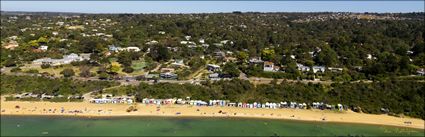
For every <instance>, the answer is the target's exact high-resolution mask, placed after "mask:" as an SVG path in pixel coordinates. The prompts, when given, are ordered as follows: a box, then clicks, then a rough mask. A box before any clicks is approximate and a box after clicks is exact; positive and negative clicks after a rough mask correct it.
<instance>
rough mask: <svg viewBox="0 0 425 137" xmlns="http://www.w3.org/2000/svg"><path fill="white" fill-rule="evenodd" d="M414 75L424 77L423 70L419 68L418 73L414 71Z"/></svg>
mask: <svg viewBox="0 0 425 137" xmlns="http://www.w3.org/2000/svg"><path fill="white" fill-rule="evenodd" d="M416 73H417V75H418V76H425V69H424V68H421V69H419V70H418V71H416Z"/></svg>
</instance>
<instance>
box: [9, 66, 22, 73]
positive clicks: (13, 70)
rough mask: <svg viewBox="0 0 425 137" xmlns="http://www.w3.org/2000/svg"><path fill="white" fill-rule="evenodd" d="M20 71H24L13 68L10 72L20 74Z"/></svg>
mask: <svg viewBox="0 0 425 137" xmlns="http://www.w3.org/2000/svg"><path fill="white" fill-rule="evenodd" d="M20 71H22V69H21V68H19V67H16V68H12V69H11V70H10V72H20Z"/></svg>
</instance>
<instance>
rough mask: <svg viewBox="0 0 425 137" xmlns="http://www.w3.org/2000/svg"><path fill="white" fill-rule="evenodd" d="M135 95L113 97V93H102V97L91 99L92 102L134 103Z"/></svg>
mask: <svg viewBox="0 0 425 137" xmlns="http://www.w3.org/2000/svg"><path fill="white" fill-rule="evenodd" d="M133 98H134V97H131V96H115V97H113V95H112V94H104V95H102V98H94V99H90V103H95V104H118V103H121V104H133V103H134V99H133Z"/></svg>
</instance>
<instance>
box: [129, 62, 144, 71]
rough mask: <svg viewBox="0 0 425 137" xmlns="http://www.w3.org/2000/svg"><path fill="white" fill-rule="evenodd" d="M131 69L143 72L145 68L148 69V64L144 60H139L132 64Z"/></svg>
mask: <svg viewBox="0 0 425 137" xmlns="http://www.w3.org/2000/svg"><path fill="white" fill-rule="evenodd" d="M131 67H132V68H133V69H134V70H135V71H139V70H143V68H144V67H146V62H145V61H144V60H137V61H132V62H131Z"/></svg>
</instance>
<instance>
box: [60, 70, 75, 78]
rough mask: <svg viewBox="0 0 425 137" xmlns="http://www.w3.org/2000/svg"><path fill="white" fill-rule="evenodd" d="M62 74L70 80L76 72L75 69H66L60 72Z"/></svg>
mask: <svg viewBox="0 0 425 137" xmlns="http://www.w3.org/2000/svg"><path fill="white" fill-rule="evenodd" d="M60 74H62V75H63V76H64V77H66V78H68V77H72V76H74V75H75V72H74V70H73V69H70V68H66V69H64V70H62V71H61V72H60Z"/></svg>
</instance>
